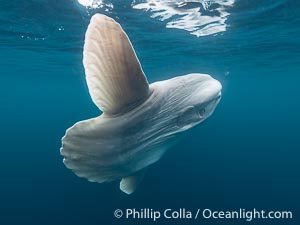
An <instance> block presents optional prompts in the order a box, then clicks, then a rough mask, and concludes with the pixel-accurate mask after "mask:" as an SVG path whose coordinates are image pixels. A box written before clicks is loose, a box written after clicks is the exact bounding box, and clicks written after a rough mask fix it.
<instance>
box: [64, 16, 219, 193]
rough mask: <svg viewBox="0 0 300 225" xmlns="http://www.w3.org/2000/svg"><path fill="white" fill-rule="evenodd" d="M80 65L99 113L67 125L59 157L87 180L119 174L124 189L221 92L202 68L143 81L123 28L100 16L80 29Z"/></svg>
mask: <svg viewBox="0 0 300 225" xmlns="http://www.w3.org/2000/svg"><path fill="white" fill-rule="evenodd" d="M83 65H84V69H85V74H86V81H87V85H88V89H89V93H90V95H91V98H92V100H93V102H94V103H95V104H96V106H97V107H98V108H99V109H100V110H101V111H102V112H103V113H102V114H101V115H100V116H98V117H96V118H92V119H88V120H84V121H80V122H77V123H76V124H75V125H73V126H72V127H71V128H69V129H67V131H66V134H65V136H64V137H63V138H62V147H61V149H60V153H61V155H63V156H64V160H63V162H64V164H65V165H66V167H67V168H69V169H71V170H72V171H73V172H74V173H75V174H76V175H77V176H79V177H83V178H86V179H87V180H89V181H91V182H98V183H102V182H109V181H114V180H118V179H120V180H121V182H120V189H121V190H122V191H123V192H125V193H127V194H131V193H133V192H134V191H135V190H136V188H137V186H138V185H139V183H140V182H141V180H142V178H143V176H144V173H145V170H146V168H147V167H148V166H149V165H151V164H153V163H155V162H157V161H158V160H159V159H160V158H161V157H162V156H163V154H164V153H165V152H166V150H167V149H168V148H170V146H171V145H172V144H174V142H175V141H176V140H177V139H178V136H179V135H180V134H182V132H184V131H186V130H188V129H189V128H192V127H194V126H195V125H197V124H199V123H201V122H203V121H204V120H205V119H206V118H208V117H209V116H210V115H211V114H212V113H213V111H214V109H215V107H216V106H217V104H218V103H219V101H220V98H221V89H222V86H221V84H220V83H219V82H218V81H217V80H215V79H213V78H212V77H211V76H209V75H206V74H199V73H192V74H188V75H184V76H178V77H174V78H172V79H169V80H163V81H159V82H155V83H152V84H150V85H149V84H148V81H147V78H146V77H145V74H144V72H143V70H142V68H141V65H140V62H139V60H138V58H137V56H136V54H135V51H134V49H133V47H132V45H131V43H130V41H129V39H128V37H127V35H126V33H125V32H124V31H123V29H122V28H121V26H120V25H119V24H118V23H117V22H116V21H115V20H113V19H112V18H109V17H107V16H105V15H102V14H95V15H94V16H93V17H92V18H91V21H90V24H89V26H88V29H87V31H86V35H85V43H84V50H83Z"/></svg>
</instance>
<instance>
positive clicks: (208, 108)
mask: <svg viewBox="0 0 300 225" xmlns="http://www.w3.org/2000/svg"><path fill="white" fill-rule="evenodd" d="M221 97H222V93H221V91H219V92H218V94H217V95H216V96H215V97H213V98H211V99H210V100H208V101H206V102H205V103H203V104H202V107H201V108H199V109H198V110H197V111H198V115H199V117H200V118H204V117H205V116H209V115H210V114H212V113H213V111H214V109H215V108H216V106H217V105H218V103H219V102H220V100H221Z"/></svg>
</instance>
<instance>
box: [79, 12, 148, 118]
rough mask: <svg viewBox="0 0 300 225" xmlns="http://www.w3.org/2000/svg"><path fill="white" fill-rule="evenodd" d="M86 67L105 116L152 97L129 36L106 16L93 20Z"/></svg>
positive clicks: (94, 96)
mask: <svg viewBox="0 0 300 225" xmlns="http://www.w3.org/2000/svg"><path fill="white" fill-rule="evenodd" d="M83 65H84V68H85V74H86V81H87V84H88V88H89V92H90V95H91V97H92V100H93V102H94V103H95V104H96V105H97V107H98V108H99V109H100V110H101V111H103V112H105V113H108V114H116V113H119V112H122V111H123V109H124V108H126V107H127V106H129V105H131V104H134V103H136V102H139V101H141V100H143V99H145V98H146V97H147V96H148V92H149V85H148V82H147V79H146V77H145V75H144V73H143V70H142V68H141V65H140V62H139V60H138V58H137V56H136V54H135V52H134V49H133V47H132V45H131V43H130V41H129V39H128V37H127V35H126V33H125V32H124V31H123V29H122V28H121V26H120V25H119V24H118V23H117V22H116V21H115V20H113V19H112V18H109V17H107V16H105V15H102V14H95V15H94V16H93V17H92V18H91V21H90V24H89V26H88V29H87V32H86V35H85V44H84V51H83Z"/></svg>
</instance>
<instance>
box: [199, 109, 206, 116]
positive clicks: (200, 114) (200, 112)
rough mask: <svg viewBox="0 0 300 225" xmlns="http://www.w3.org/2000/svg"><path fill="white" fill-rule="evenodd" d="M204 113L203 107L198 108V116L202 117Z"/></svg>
mask: <svg viewBox="0 0 300 225" xmlns="http://www.w3.org/2000/svg"><path fill="white" fill-rule="evenodd" d="M204 114H205V108H202V109H200V111H199V116H201V117H203V116H204Z"/></svg>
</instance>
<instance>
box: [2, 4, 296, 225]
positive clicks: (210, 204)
mask: <svg viewBox="0 0 300 225" xmlns="http://www.w3.org/2000/svg"><path fill="white" fill-rule="evenodd" d="M97 12H98V13H104V14H106V15H109V16H111V17H113V18H114V19H116V20H117V21H118V22H119V23H120V24H121V25H122V26H123V28H124V30H125V31H126V32H127V34H128V36H129V38H130V39H131V42H132V44H133V46H134V48H135V50H136V53H137V55H138V57H139V59H140V61H141V64H142V66H143V69H144V72H145V74H146V75H147V78H148V80H149V82H154V81H159V80H164V79H168V78H171V77H174V76H178V75H183V74H187V73H192V72H199V73H208V74H211V75H212V76H213V77H215V78H216V79H218V80H220V81H221V83H222V85H223V90H222V94H223V95H222V100H221V101H220V103H219V105H218V107H217V109H216V111H215V112H214V114H213V115H212V116H211V117H210V118H209V119H208V120H207V121H206V122H205V123H203V124H201V125H199V126H197V127H196V128H194V129H192V130H191V131H189V132H188V134H187V135H186V136H185V137H184V138H183V139H181V140H180V141H179V142H178V144H177V145H176V146H174V147H173V148H172V149H170V150H169V151H168V152H167V153H166V155H165V156H164V157H163V158H162V159H161V160H160V161H159V162H158V163H156V164H154V165H152V166H151V168H150V169H149V170H148V172H147V174H146V176H145V178H144V181H143V183H142V184H141V185H140V187H139V188H138V190H137V191H136V192H135V193H134V194H132V195H129V196H128V195H125V194H124V193H122V192H121V191H120V190H119V183H118V182H112V183H105V184H96V183H90V182H88V181H86V180H84V179H81V178H78V177H77V176H75V175H74V174H73V173H72V172H71V171H70V170H69V169H67V168H66V167H65V166H64V164H63V163H62V156H61V155H60V153H59V149H60V146H61V137H62V136H63V135H64V133H65V130H66V129H67V128H68V127H70V126H71V125H73V124H74V123H75V122H77V121H80V120H84V119H88V118H91V117H95V116H97V115H99V114H100V112H99V110H98V109H97V108H96V106H95V105H94V104H93V103H92V101H91V99H90V96H89V93H88V89H87V86H86V82H85V77H84V70H83V65H82V50H83V43H84V34H85V31H86V28H87V25H88V23H89V19H90V17H91V16H92V15H93V14H95V13H97ZM0 22H1V23H0V71H1V73H0V100H1V110H0V127H1V129H0V134H1V136H0V137H1V139H0V140H1V145H0V152H1V156H0V171H1V172H0V174H1V179H0V224H1V225H13V224H18V225H20V224H30V225H69V224H70V225H102V224H103V225H109V224H154V223H155V224H226V225H227V224H228V225H229V224H280V225H285V224H295V225H299V224H300V218H299V217H300V119H299V116H300V106H299V104H300V93H299V90H300V88H299V87H300V25H299V24H300V2H299V1H297V0H235V1H234V0H224V1H222V0H215V1H213V0H212V1H206V0H202V1H200V0H199V1H197V0H194V1H186V2H184V1H165V0H160V1H159V0H153V1H150V0H149V1H147V0H144V1H142V0H141V1H132V0H131V1H129V0H124V1H121V0H119V1H117V0H114V1H109V0H107V1H85V0H80V1H76V0H60V1H58V0H57V1H54V0H28V1H9V0H2V1H1V3H0ZM133 208H135V209H136V210H141V209H152V210H156V211H160V212H162V213H163V211H164V210H165V209H168V208H170V209H172V210H179V209H180V208H185V209H186V210H189V211H191V212H192V213H193V215H195V213H196V211H197V209H201V210H203V209H211V210H217V211H232V210H239V209H245V210H253V209H254V208H255V209H257V210H265V211H270V210H274V211H291V212H293V218H292V219H253V220H252V221H249V222H247V221H246V219H212V218H211V219H204V218H198V219H196V220H195V219H166V218H160V219H158V220H156V221H155V222H154V221H153V219H151V218H148V219H138V218H135V219H134V218H132V217H131V218H129V219H126V218H124V216H123V217H122V218H120V219H117V218H115V217H114V211H115V210H116V209H121V210H123V212H125V211H126V209H133Z"/></svg>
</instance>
